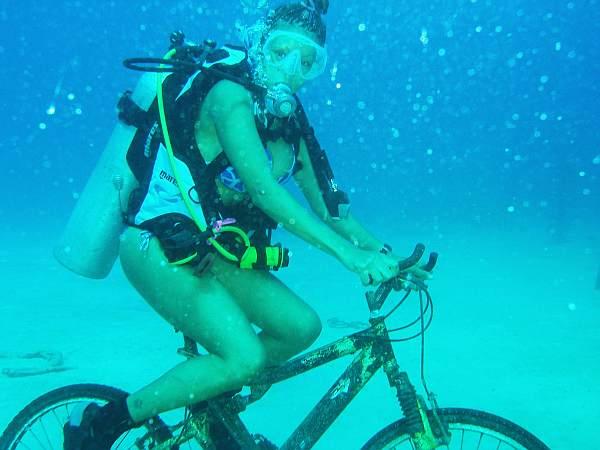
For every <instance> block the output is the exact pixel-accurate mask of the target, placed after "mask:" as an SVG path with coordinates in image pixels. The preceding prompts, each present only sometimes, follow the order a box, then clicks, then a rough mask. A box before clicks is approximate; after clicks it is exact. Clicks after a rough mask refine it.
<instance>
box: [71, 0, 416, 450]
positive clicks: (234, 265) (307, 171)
mask: <svg viewBox="0 0 600 450" xmlns="http://www.w3.org/2000/svg"><path fill="white" fill-rule="evenodd" d="M327 3H328V1H326V0H316V1H305V2H302V3H293V4H287V5H283V6H280V7H278V8H276V9H275V10H274V11H271V12H270V13H269V15H268V16H267V17H266V19H265V20H264V21H263V22H262V25H261V26H259V27H257V28H255V29H254V31H255V33H254V35H253V39H252V40H251V42H250V43H249V45H250V48H248V49H247V52H248V55H249V62H250V65H249V66H250V68H251V70H250V73H249V74H248V76H249V77H250V78H251V79H252V82H253V83H255V84H257V85H259V86H262V87H263V88H264V90H265V91H266V92H267V96H266V97H264V98H257V94H256V92H253V91H252V90H251V89H249V88H248V86H247V85H245V84H243V83H236V82H235V81H232V79H221V80H219V81H217V82H215V83H212V84H211V85H210V87H209V88H208V90H207V91H206V92H205V95H203V98H202V99H201V101H196V102H192V104H193V106H194V107H193V108H188V112H190V111H191V113H190V114H191V115H190V114H177V115H171V119H172V122H171V123H169V128H170V131H171V136H170V137H171V138H172V140H173V142H172V143H168V142H166V141H168V140H170V139H169V138H168V137H167V136H168V132H165V131H166V130H162V131H163V132H162V137H160V136H159V135H160V134H161V133H154V135H153V136H152V138H153V139H155V140H157V141H160V143H159V144H157V150H156V151H155V154H154V160H153V165H152V168H151V174H150V176H148V177H146V178H147V180H146V182H145V184H143V186H142V189H141V190H140V195H138V196H137V197H136V196H134V197H136V198H135V199H134V200H133V201H132V202H130V207H129V211H128V217H129V220H128V225H129V226H128V227H127V229H126V230H125V232H124V233H123V235H122V238H121V246H120V258H121V263H122V267H123V270H124V272H125V274H126V276H127V278H128V279H129V281H130V282H131V284H132V285H133V286H134V287H135V288H136V289H137V291H138V292H139V293H140V294H141V295H142V297H143V298H144V299H145V300H146V301H147V302H148V303H149V304H150V306H152V308H154V309H155V310H156V312H157V313H158V314H160V315H161V316H162V317H163V318H164V319H165V320H166V321H167V322H169V323H170V324H171V325H173V326H174V327H175V328H176V329H177V330H179V331H181V332H182V333H183V334H184V335H185V336H188V337H190V338H192V339H193V340H195V341H196V342H198V343H199V344H200V345H201V346H202V347H203V348H204V349H206V351H207V354H205V355H201V356H198V357H196V358H192V359H188V360H186V361H185V362H182V363H181V364H178V365H177V366H175V367H173V368H172V369H171V370H169V371H168V372H167V373H165V374H164V375H162V376H161V377H160V378H158V379H157V380H156V381H154V382H152V383H150V384H149V385H148V386H146V387H143V388H141V389H140V390H138V391H137V392H134V393H132V394H130V395H127V396H125V397H123V398H121V399H120V400H119V401H116V402H110V403H108V404H106V405H105V406H103V407H100V406H99V405H97V404H95V403H90V404H87V405H86V407H85V408H84V409H82V410H79V411H77V412H75V413H73V414H72V415H71V418H70V420H69V422H68V423H66V424H65V426H64V449H66V450H106V449H109V448H110V447H111V445H112V444H113V443H114V442H115V441H116V439H117V438H118V437H119V436H120V435H121V434H122V433H124V432H125V431H127V430H128V429H131V428H134V427H136V426H139V425H141V424H142V423H143V422H144V421H145V420H147V419H148V418H150V417H153V416H155V415H157V414H160V413H162V412H165V411H169V410H171V409H175V408H179V407H183V406H186V405H190V404H193V403H197V402H199V401H202V400H205V399H209V398H212V397H215V396H217V395H219V394H222V393H224V392H227V391H231V390H236V389H239V388H240V387H242V386H243V385H246V384H248V383H249V382H250V381H251V380H252V379H253V378H255V377H256V376H257V375H258V374H259V373H260V372H261V371H262V370H263V368H264V367H266V366H273V365H278V364H280V363H282V362H284V361H286V360H287V359H289V358H290V357H292V356H293V355H296V354H298V353H299V352H301V351H303V350H304V349H306V348H307V347H309V346H310V345H311V344H312V343H313V342H314V341H315V340H316V339H317V337H318V336H319V333H320V331H321V322H320V320H319V317H318V316H317V314H316V313H315V311H314V310H313V309H312V308H311V307H310V306H309V305H308V304H307V303H305V302H304V300H303V299H301V298H300V297H299V296H298V295H297V294H295V293H294V292H292V290H291V289H290V288H288V287H287V286H286V285H285V284H283V283H282V282H281V281H280V280H279V279H277V278H276V277H275V276H274V275H273V274H272V273H271V272H269V271H268V270H261V269H265V268H266V269H278V268H279V267H283V266H285V265H286V264H287V254H286V252H285V251H284V249H281V248H279V247H276V246H272V245H271V244H270V242H269V239H270V230H271V229H273V228H275V227H276V226H277V224H281V225H283V227H284V228H286V229H287V230H289V231H290V232H292V233H293V234H295V235H297V236H298V237H300V238H301V239H303V240H304V241H306V242H307V243H310V244H311V245H314V246H315V247H317V248H319V249H320V250H322V251H324V252H327V253H329V254H330V255H332V256H333V257H334V258H336V259H337V260H338V261H339V262H340V263H341V264H343V266H344V267H345V268H346V269H348V270H350V271H352V272H354V273H356V274H357V275H358V276H359V277H360V279H361V281H362V282H363V283H364V284H365V285H367V284H379V283H381V282H383V281H385V280H388V279H390V278H392V277H393V276H395V275H396V265H397V264H396V263H397V260H398V258H394V257H393V256H392V255H391V254H390V248H389V246H386V245H384V244H383V242H382V241H380V240H379V239H377V238H375V237H374V236H373V235H372V234H371V233H369V232H368V231H367V230H365V228H363V227H362V226H361V225H360V224H359V223H358V222H357V221H356V220H355V219H354V218H353V217H352V216H351V215H350V214H348V213H347V211H345V209H344V208H343V206H345V205H344V202H343V201H342V202H340V201H338V203H337V212H336V211H335V209H336V208H335V205H334V207H332V206H331V202H330V201H329V200H331V198H332V195H333V194H339V192H336V190H337V188H336V186H329V187H328V188H326V187H324V184H323V182H322V180H321V179H322V176H321V175H320V174H321V173H322V172H323V170H322V167H317V162H316V161H317V159H318V158H317V159H315V158H314V157H313V158H311V155H310V152H309V147H310V146H313V147H314V143H315V142H316V140H315V139H314V135H312V134H311V133H312V129H311V128H310V127H309V126H308V124H307V123H305V122H306V121H304V122H303V118H304V119H305V117H306V116H305V115H304V112H303V110H301V106H300V105H299V104H297V99H296V97H295V93H296V92H297V91H298V90H299V89H300V88H301V87H302V86H303V85H304V84H305V83H306V82H307V81H309V80H312V79H314V78H316V77H317V76H318V75H319V74H321V73H322V72H323V71H324V69H325V64H326V59H327V53H326V49H325V46H324V44H325V34H326V29H325V24H324V22H323V19H322V17H321V14H323V13H325V12H326V10H327V6H328V5H327ZM232 55H234V56H235V51H232V52H231V53H230V54H229V56H232ZM186 89H187V90H186ZM186 95H187V96H192V98H193V95H194V83H193V80H191V81H190V83H187V85H186V87H185V88H184V89H183V90H182V92H180V93H179V95H178V96H177V100H178V101H180V100H181V101H182V99H184V98H185V96H186ZM165 108H166V109H167V110H168V111H169V112H173V111H175V110H174V109H169V107H165ZM182 117H190V121H189V122H190V123H189V124H179V125H181V127H183V128H184V129H182V128H179V125H178V124H176V123H174V122H177V121H180V122H182ZM165 125H166V121H165V117H163V120H162V122H161V127H162V128H165V127H164V126H165ZM155 128H156V127H155ZM175 131H177V133H175ZM168 147H174V148H175V151H174V154H173V152H172V150H171V151H169V148H168ZM184 147H185V148H187V149H188V150H189V149H190V148H192V150H193V152H194V154H196V155H199V156H198V158H197V159H194V158H192V157H186V150H185V148H184ZM188 156H189V155H188ZM214 161H218V162H219V163H218V164H216V165H215V164H212V165H211V164H210V163H211V162H214ZM209 166H210V167H212V168H214V167H216V169H215V170H212V169H211V170H206V168H207V167H209ZM177 167H178V168H179V169H177ZM200 169H202V170H200ZM326 169H328V167H326ZM177 170H179V172H180V174H179V177H177V173H173V172H176V171H177ZM199 171H200V172H202V173H201V176H202V177H203V179H204V180H205V182H204V186H199V184H201V183H199V182H198V181H197V177H198V176H199V175H198V172H199ZM329 172H330V170H329ZM292 176H293V178H294V179H295V181H296V183H297V184H298V185H299V187H300V188H301V190H302V192H303V193H304V195H305V197H306V199H307V201H308V204H309V205H310V208H311V209H312V213H314V214H312V213H311V212H309V211H307V210H306V209H305V208H304V207H303V206H301V205H300V204H299V203H298V202H297V201H296V200H295V199H294V197H293V196H292V195H290V194H289V193H288V192H287V191H286V189H284V187H283V186H282V184H283V183H284V182H285V181H286V180H288V179H289V178H291V177H292ZM188 179H189V180H190V181H189V183H190V184H189V185H188V186H194V187H193V189H190V190H189V191H187V192H183V191H184V189H183V188H182V184H183V183H184V182H186V180H188ZM200 187H202V188H204V189H205V191H201V190H200V189H199V188H200ZM325 189H329V190H328V191H327V192H325V191H324V190H325ZM194 190H196V192H194V193H193V195H192V193H191V192H192V191H194ZM206 192H209V193H210V195H208V194H206ZM186 193H188V194H190V198H192V201H191V203H192V207H194V208H199V211H201V212H200V213H199V215H201V216H203V218H205V217H209V216H210V217H212V218H213V220H211V221H210V222H209V220H207V221H206V223H204V225H207V224H208V225H210V227H211V228H212V230H213V231H214V230H216V231H217V232H218V231H219V230H221V229H225V228H226V227H227V226H228V225H227V223H228V222H230V221H229V218H232V217H233V218H234V219H235V226H236V227H237V228H239V229H241V230H243V233H244V236H242V237H243V239H242V238H241V237H240V235H236V233H223V235H222V236H223V239H222V238H221V237H219V238H218V239H216V240H213V243H214V245H207V246H205V247H206V248H204V249H203V250H199V249H198V243H199V242H202V243H204V242H206V240H207V236H206V235H204V234H202V233H201V232H200V231H201V227H200V226H199V224H198V223H194V221H192V220H191V219H190V214H188V212H189V211H187V210H186V206H185V205H184V202H183V198H182V197H183V196H185V194H186ZM333 197H335V195H333ZM338 200H339V199H338ZM189 203H190V201H189V199H188V206H189ZM346 203H347V202H346ZM200 207H201V208H200ZM165 218H166V219H165ZM217 219H218V220H217ZM197 225H198V226H197ZM226 234H229V235H231V236H230V238H227V237H226V236H225V235H226ZM246 238H247V239H246ZM190 242H193V243H194V245H190ZM217 242H219V243H220V244H217ZM240 242H245V243H244V244H243V245H242V244H240ZM248 242H250V244H249V243H248ZM217 247H219V248H221V250H222V251H215V249H216V248H217ZM232 255H233V258H232V257H231V256H232ZM236 255H237V259H236ZM248 261H249V262H248ZM412 271H413V273H414V275H415V276H418V277H421V278H426V277H427V274H426V273H425V272H422V271H421V270H420V269H418V268H417V267H414V268H413V269H412ZM253 325H255V326H257V327H258V328H259V329H260V332H259V333H256V331H255V329H254V328H253Z"/></svg>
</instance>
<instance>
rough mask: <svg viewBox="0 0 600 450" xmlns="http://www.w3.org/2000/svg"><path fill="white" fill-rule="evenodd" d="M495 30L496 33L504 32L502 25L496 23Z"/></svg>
mask: <svg viewBox="0 0 600 450" xmlns="http://www.w3.org/2000/svg"><path fill="white" fill-rule="evenodd" d="M494 31H495V32H496V33H502V25H496V28H494Z"/></svg>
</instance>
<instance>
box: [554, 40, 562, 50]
mask: <svg viewBox="0 0 600 450" xmlns="http://www.w3.org/2000/svg"><path fill="white" fill-rule="evenodd" d="M561 47H562V44H561V43H560V42H556V43H555V44H554V50H556V51H557V52H560V49H561Z"/></svg>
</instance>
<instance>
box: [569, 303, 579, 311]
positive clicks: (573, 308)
mask: <svg viewBox="0 0 600 450" xmlns="http://www.w3.org/2000/svg"><path fill="white" fill-rule="evenodd" d="M567 308H569V311H575V310H576V309H577V306H576V305H575V303H569V304H568V305H567Z"/></svg>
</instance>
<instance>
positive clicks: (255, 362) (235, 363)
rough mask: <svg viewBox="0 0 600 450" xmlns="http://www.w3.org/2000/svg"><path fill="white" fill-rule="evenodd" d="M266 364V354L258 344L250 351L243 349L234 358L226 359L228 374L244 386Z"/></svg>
mask: <svg viewBox="0 0 600 450" xmlns="http://www.w3.org/2000/svg"><path fill="white" fill-rule="evenodd" d="M266 364H267V352H266V350H265V348H264V346H263V345H262V344H260V343H258V344H257V345H255V346H253V347H252V348H251V349H244V350H243V351H240V352H239V353H237V354H236V355H235V356H233V357H231V358H228V360H227V365H228V366H229V370H230V373H231V374H232V375H233V377H234V378H236V379H237V380H238V381H239V383H240V384H245V383H248V382H249V381H251V380H252V379H254V378H256V376H258V375H259V374H260V373H261V372H262V371H263V370H264V368H265V366H266Z"/></svg>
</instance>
